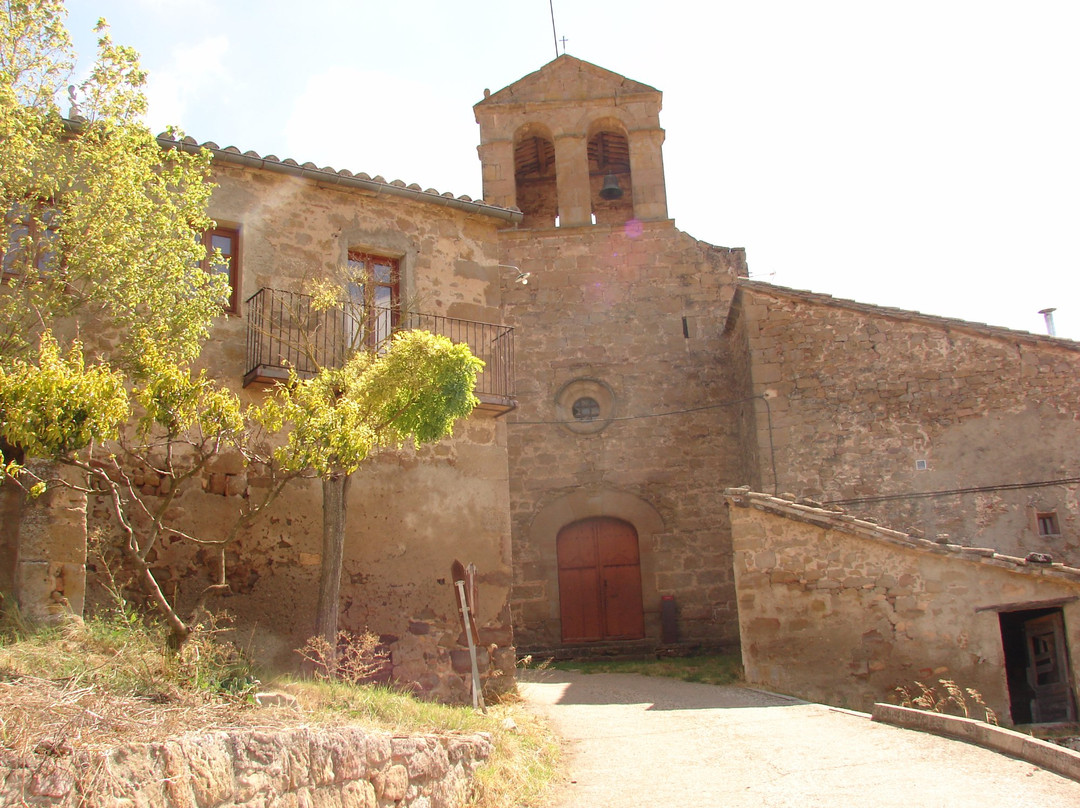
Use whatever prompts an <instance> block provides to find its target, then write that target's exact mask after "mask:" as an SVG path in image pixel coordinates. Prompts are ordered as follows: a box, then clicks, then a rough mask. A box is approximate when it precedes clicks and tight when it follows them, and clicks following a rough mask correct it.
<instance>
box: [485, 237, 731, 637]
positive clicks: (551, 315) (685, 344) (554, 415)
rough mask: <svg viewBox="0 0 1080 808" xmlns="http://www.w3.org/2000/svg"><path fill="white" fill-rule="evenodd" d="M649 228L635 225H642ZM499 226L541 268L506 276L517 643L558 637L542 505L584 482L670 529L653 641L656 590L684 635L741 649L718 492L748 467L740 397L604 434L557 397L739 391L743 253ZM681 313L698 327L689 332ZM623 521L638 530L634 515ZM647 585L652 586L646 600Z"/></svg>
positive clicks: (637, 407) (696, 401) (671, 240)
mask: <svg viewBox="0 0 1080 808" xmlns="http://www.w3.org/2000/svg"><path fill="white" fill-rule="evenodd" d="M636 228H640V229H636ZM636 228H624V227H621V226H620V227H604V226H599V225H598V226H595V227H583V228H572V229H571V228H564V229H561V230H550V231H518V232H509V231H505V232H504V233H503V234H502V236H501V238H502V242H503V247H504V250H505V252H504V260H503V262H502V263H507V264H515V265H518V266H520V267H521V268H522V269H523V270H526V271H529V272H531V273H532V278H530V281H529V284H528V286H520V285H515V284H513V283H512V279H511V278H506V279H504V290H503V294H504V298H505V300H506V304H507V313H508V314H507V316H508V322H511V323H512V324H513V325H514V326H515V327H516V329H517V331H516V333H517V340H518V341H517V379H518V398H519V409H518V410H517V411H516V412H515V413H512V414H511V415H509V416H508V417H507V420H508V426H507V429H508V432H509V447H510V486H511V502H510V507H511V513H512V519H513V536H514V574H515V579H514V585H515V593H516V594H515V603H514V625H515V632H516V634H517V637H518V643H519V645H522V646H526V647H530V648H544V647H547V648H550V647H554V646H557V645H559V644H560V643H561V627H560V622H559V619H558V614H559V612H558V591H557V578H556V576H555V573H554V569H556V563H555V536H556V533H557V531H558V528H559V527H561V526H563V525H565V524H567V523H569V522H571V521H573V520H574V519H575V518H579V517H576V516H575V513H576V512H575V511H574V509H573V508H571V507H567V509H566V513H565V515H564V517H563V520H562V521H561V522H553V527H552V528H551V530H548V531H547V532H544V533H543V534H542V535H535V531H534V530H533V528H532V526H533V523H534V521H535V520H536V518H537V515H538V514H539V513H540V512H542V511H545V509H547V508H556V509H557V508H558V507H560V503H562V502H568V501H569V500H570V498H571V497H572V496H573V495H574V494H575V492H590V494H591V495H594V496H595V497H597V498H603V495H604V493H605V492H608V493H610V494H612V495H614V494H618V495H629V496H632V497H635V498H637V500H638V502H639V506H640V510H641V511H643V512H644V511H646V510H649V509H655V511H656V512H657V513H658V514H659V516H660V520H661V522H662V527H661V528H660V529H659V530H658V531H657V532H655V533H649V534H648V535H647V536H642V540H641V553H642V571H643V577H644V578H646V580H643V592H644V593H645V594H646V596H647V597H646V602H645V604H644V608H645V617H646V635H647V637H648V638H650V639H652V640H654V641H659V632H660V626H659V607H660V603H659V596H660V595H662V594H674V595H675V596H676V600H677V605H678V612H679V629H680V632H681V638H682V639H683V640H685V641H687V642H708V643H714V644H734V642H735V641H736V625H735V609H734V590H733V585H732V579H731V561H730V544H729V541H730V540H729V537H728V528H727V516H726V512H725V509H724V508H723V506H722V503H721V502H720V497H719V496H718V494H717V490H718V488H717V487H718V486H720V487H721V489H722V487H723V485H724V484H725V481H731V480H738V479H741V478H742V475H743V474H744V473H745V467H744V464H743V462H742V460H741V457H742V453H741V451H740V436H739V423H740V421H739V416H738V408H737V407H734V408H733V407H721V408H717V409H708V410H704V411H700V412H693V413H686V414H682V415H677V416H669V417H662V418H645V419H636V420H628V421H616V422H613V423H611V424H609V425H608V426H607V427H606V428H604V429H603V430H602V431H600V432H597V433H595V434H584V435H583V434H576V433H574V432H571V431H570V430H569V429H567V428H566V427H564V426H561V425H558V424H550V423H541V424H536V425H528V424H521V423H515V422H521V421H526V422H528V421H542V422H549V421H554V420H558V419H559V418H565V417H567V416H566V413H565V412H563V413H562V414H560V410H559V408H558V407H557V406H556V396H557V394H558V392H559V391H560V390H561V389H562V388H563V386H564V385H566V384H567V383H569V382H571V381H572V380H575V379H582V378H588V379H595V380H598V381H600V382H602V383H603V384H606V385H607V386H608V387H609V388H610V389H611V391H612V393H613V394H614V399H615V403H614V414H615V416H616V417H626V416H635V415H647V414H652V413H661V412H670V411H675V410H687V409H693V408H695V407H708V406H711V405H715V404H718V403H721V402H727V401H731V400H735V399H738V398H740V397H741V393H742V392H743V391H741V390H740V389H739V385H740V384H741V383H742V382H741V381H740V379H739V376H738V374H737V373H734V372H733V370H732V368H733V367H734V360H733V359H732V357H731V351H732V350H733V347H732V344H731V341H730V338H729V337H728V336H726V335H725V334H724V333H723V323H724V321H725V318H726V314H727V309H728V306H729V305H730V301H731V297H732V294H733V285H732V281H733V278H734V276H735V275H736V273H738V272H740V271H741V268H742V254H741V252H737V251H728V250H723V249H719V248H713V247H710V246H709V245H705V244H702V243H701V242H698V241H695V240H694V239H692V238H690V237H689V236H686V235H685V234H683V233H680V232H679V231H677V230H676V229H675V228H674V227H673V226H672V225H671V224H670V223H668V222H665V223H657V224H645V225H643V226H642V225H637V226H636ZM683 317H686V320H687V329H688V332H689V337H688V338H687V337H684V333H683ZM593 515H607V516H613V517H620V518H624V519H626V520H627V521H629V522H631V523H632V524H635V527H636V528H637V530H638V532H639V536H641V534H642V530H643V527H642V524H641V523H640V521H641V520H640V519H639V520H637V522H635V518H633V517H632V516H628V515H627V514H626V513H618V512H610V513H603V514H593ZM650 594H652V595H653V596H651V597H650Z"/></svg>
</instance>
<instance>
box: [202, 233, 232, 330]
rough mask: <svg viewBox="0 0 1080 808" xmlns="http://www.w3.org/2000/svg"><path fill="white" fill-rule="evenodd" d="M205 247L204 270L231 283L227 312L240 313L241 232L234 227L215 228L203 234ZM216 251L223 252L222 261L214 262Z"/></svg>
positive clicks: (226, 306)
mask: <svg viewBox="0 0 1080 808" xmlns="http://www.w3.org/2000/svg"><path fill="white" fill-rule="evenodd" d="M203 246H204V247H206V258H204V259H203V262H202V265H203V269H205V270H206V271H207V272H215V273H220V274H222V275H224V276H225V277H226V278H227V279H228V281H229V302H228V303H227V304H226V305H225V311H227V312H228V313H230V314H237V313H238V312H239V311H240V231H239V230H237V229H236V228H233V227H215V228H214V229H212V230H207V231H206V232H205V233H203ZM214 250H220V251H221V260H220V261H213V260H212V256H213V253H214Z"/></svg>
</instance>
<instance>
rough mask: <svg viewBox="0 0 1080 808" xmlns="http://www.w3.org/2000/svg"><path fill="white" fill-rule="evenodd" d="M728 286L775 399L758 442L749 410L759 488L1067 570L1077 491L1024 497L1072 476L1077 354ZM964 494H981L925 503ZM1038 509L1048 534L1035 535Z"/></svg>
mask: <svg viewBox="0 0 1080 808" xmlns="http://www.w3.org/2000/svg"><path fill="white" fill-rule="evenodd" d="M740 285H741V287H742V288H741V292H740V302H739V305H740V307H741V309H742V313H743V315H744V316H745V318H746V322H747V336H748V345H749V350H750V357H751V362H752V364H753V390H754V393H755V394H757V395H767V396H773V398H771V400H770V401H769V406H770V408H771V413H772V423H771V427H772V428H771V434H770V430H769V424H768V422H767V420H766V415H765V409H764V405H763V404H759V405H758V421H757V434H758V440H757V443H758V447H759V448H758V451H759V457H760V468H761V480H762V487H763V488H764V490H772V491H774V492H791V493H794V494H797V495H799V496H807V497H812V498H814V499H819V500H824V501H834V500H840V501H850V502H851V505H852V507H857V508H858V510H859V512H860V513H862V514H865V515H867V516H872V517H874V518H876V519H878V520H879V521H881V522H882V523H887V524H890V525H893V526H896V527H899V528H902V529H904V530H908V529H911V530H914V531H916V532H921V533H922V534H923V535H925V536H926V537H928V538H935V537H936V536H937V535H939V534H947V535H948V536H949V540H950V541H953V542H955V543H958V544H970V545H977V546H984V547H985V546H989V547H994V548H997V549H999V550H1001V551H1002V552H1005V553H1009V554H1012V555H1019V556H1024V555H1026V554H1027V553H1029V552H1042V553H1048V554H1050V555H1052V556H1053V557H1054V558H1055V559H1058V560H1063V561H1067V562H1068V563H1071V564H1080V501H1078V497H1077V489H1078V486H1077V484H1076V482H1075V481H1074V482H1070V483H1067V484H1060V485H1038V486H1030V484H1032V483H1042V482H1046V481H1053V480H1061V479H1070V478H1072V479H1074V480H1075V478H1076V477H1077V475H1078V473H1080V448H1078V447H1080V420H1078V417H1077V401H1080V344H1077V343H1074V342H1070V341H1067V340H1062V339H1053V338H1050V337H1041V336H1037V335H1033V334H1025V333H1020V332H1012V331H1006V330H1005V329H1000V328H991V327H989V326H981V325H979V324H973V323H963V322H960V321H956V320H947V319H944V318H940V317H929V316H924V315H919V314H915V313H910V312H900V311H897V310H890V309H882V308H878V307H874V306H865V305H861V304H856V303H853V302H851V301H838V300H833V299H832V298H829V297H827V296H825V295H814V294H810V293H805V292H795V291H793V290H787V289H780V288H777V287H772V286H769V285H767V284H762V283H757V282H751V281H742V282H741V283H740ZM770 447H771V448H772V449H774V450H775V457H774V458H770ZM919 461H924V463H923V464H920V463H919ZM920 465H925V469H922V468H919V466H920ZM774 467H775V472H776V478H775V479H774V477H773V470H774ZM774 486H775V487H774ZM1000 486H1005V487H1004V488H1001V487H1000ZM1029 486H1030V487H1029ZM1010 488H1011V489H1012V490H1010ZM963 489H986V490H977V491H970V492H968V493H954V494H948V493H935V492H950V491H958V490H963ZM881 497H885V499H879V498H881ZM1051 511H1053V512H1056V514H1057V519H1058V523H1059V527H1060V534H1059V535H1053V536H1040V535H1038V532H1037V524H1036V521H1035V518H1034V515H1035V514H1036V513H1038V512H1051Z"/></svg>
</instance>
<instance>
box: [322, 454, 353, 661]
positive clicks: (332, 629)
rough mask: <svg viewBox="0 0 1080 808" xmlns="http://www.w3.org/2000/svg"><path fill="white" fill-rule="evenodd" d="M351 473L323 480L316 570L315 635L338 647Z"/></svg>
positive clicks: (331, 645)
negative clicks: (320, 547) (320, 542)
mask: <svg viewBox="0 0 1080 808" xmlns="http://www.w3.org/2000/svg"><path fill="white" fill-rule="evenodd" d="M350 479H352V475H349V474H335V475H334V476H332V477H326V478H324V479H323V483H322V487H323V555H322V568H321V569H320V570H319V603H318V606H317V607H316V611H315V636H317V637H323V638H325V639H326V641H327V642H328V643H330V647H331V648H334V647H336V646H337V623H338V601H339V595H340V592H341V562H342V559H343V557H344V555H345V506H346V504H347V502H348V497H349V480H350Z"/></svg>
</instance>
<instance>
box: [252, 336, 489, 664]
mask: <svg viewBox="0 0 1080 808" xmlns="http://www.w3.org/2000/svg"><path fill="white" fill-rule="evenodd" d="M383 348H384V349H383V350H377V349H374V348H373V349H367V350H356V351H355V352H354V353H353V354H352V356H351V358H349V359H348V361H347V362H346V363H345V364H344V365H343V366H342V367H340V368H330V367H324V368H322V369H320V370H319V371H318V373H316V374H315V375H314V376H313V377H311V378H308V379H299V378H297V377H296V376H293V378H292V379H291V380H290V381H289V383H288V384H287V385H282V386H280V387H278V388H277V391H276V395H275V396H274V397H273V398H271V399H270V400H268V401H267V402H266V403H265V404H264V405H263V407H262V408H261V409H260V411H259V415H258V419H259V420H260V422H261V423H263V424H264V425H265V426H266V427H267V428H269V429H271V430H275V431H277V430H285V442H284V444H283V445H282V446H280V447H279V448H278V449H277V450H276V452H275V456H274V459H275V461H276V463H277V464H278V466H279V467H280V468H281V469H282V470H283V472H286V473H287V472H294V473H298V472H313V473H314V474H315V475H317V476H318V477H319V478H320V479H321V480H322V490H323V553H322V567H321V569H320V575H319V599H318V605H317V607H316V615H315V634H316V636H319V637H323V638H324V639H325V640H326V641H327V642H328V643H330V644H331V647H332V646H333V644H334V641H335V638H336V636H337V623H338V606H339V604H338V601H339V592H340V587H341V567H342V561H343V556H344V548H345V525H346V512H347V507H346V506H347V503H348V493H349V481H350V480H351V479H352V475H353V473H354V472H355V471H356V470H357V469H358V468H359V467H360V465H361V464H362V463H363V462H364V461H365V460H366V459H367V458H368V457H369V456H370V455H372V454H373V453H374V452H377V451H379V450H382V449H386V448H392V447H400V446H402V445H403V444H405V443H407V442H411V443H413V444H414V445H416V446H419V445H420V444H422V443H430V442H433V441H437V440H440V439H441V438H443V437H445V436H447V435H449V434H450V433H451V432H452V430H453V427H454V422H455V421H456V420H457V419H458V418H463V417H465V416H467V415H468V414H469V413H470V412H472V410H473V408H474V407H475V406H476V405H477V404H478V403H479V400H478V399H477V398H476V396H475V394H474V393H473V389H474V388H475V387H476V377H477V374H478V373H479V372H480V370H481V369H482V368H483V365H484V363H483V362H482V361H481V360H479V359H477V358H476V357H475V356H473V355H472V352H471V351H470V350H469V348H468V346H467V345H463V344H454V343H452V342H451V341H450V340H449V339H447V338H446V337H443V336H436V335H434V334H430V333H428V332H426V331H405V332H401V333H398V334H396V335H394V337H393V339H392V340H391V342H390V344H389V345H388V346H385V345H384V346H383Z"/></svg>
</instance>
